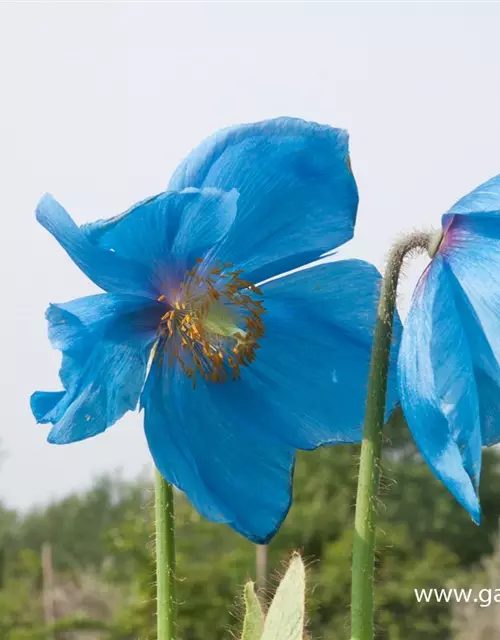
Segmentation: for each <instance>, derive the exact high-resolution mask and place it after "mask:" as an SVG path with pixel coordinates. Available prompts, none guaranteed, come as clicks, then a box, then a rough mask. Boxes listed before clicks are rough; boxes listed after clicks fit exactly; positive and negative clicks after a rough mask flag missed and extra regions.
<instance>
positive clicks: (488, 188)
mask: <svg viewBox="0 0 500 640" xmlns="http://www.w3.org/2000/svg"><path fill="white" fill-rule="evenodd" d="M485 212H488V213H497V214H498V213H500V175H499V176H495V177H494V178H490V179H489V180H487V181H486V182H484V183H483V184H481V185H479V187H477V188H476V189H474V191H471V193H468V194H467V195H466V196H464V197H463V198H460V200H459V201H458V202H457V203H456V204H454V205H453V207H452V208H451V209H450V210H449V211H448V213H447V214H445V217H446V216H454V215H457V214H458V215H464V214H465V215H471V214H472V215H475V214H480V215H482V214H484V213H485Z"/></svg>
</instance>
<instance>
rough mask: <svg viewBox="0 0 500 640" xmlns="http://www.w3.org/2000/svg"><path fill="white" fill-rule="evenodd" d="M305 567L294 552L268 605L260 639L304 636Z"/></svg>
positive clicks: (298, 639) (289, 639) (285, 639)
mask: <svg viewBox="0 0 500 640" xmlns="http://www.w3.org/2000/svg"><path fill="white" fill-rule="evenodd" d="M305 573H306V572H305V568H304V563H303V562H302V558H301V557H300V555H299V554H298V553H296V554H294V555H293V557H292V560H291V562H290V565H289V567H288V569H287V572H286V573H285V577H284V578H283V580H282V581H281V583H280V585H279V587H278V589H277V590H276V594H275V596H274V599H273V601H272V603H271V606H270V607H269V611H268V614H267V616H266V620H265V623H264V633H263V634H262V638H261V640H302V638H303V637H304V609H305V604H304V601H305V581H306V580H305V578H306V576H305Z"/></svg>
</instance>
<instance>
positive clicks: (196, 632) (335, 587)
mask: <svg viewBox="0 0 500 640" xmlns="http://www.w3.org/2000/svg"><path fill="white" fill-rule="evenodd" d="M358 453H359V448H358V447H353V446H338V447H325V448H322V449H319V450H317V451H314V452H301V453H299V456H298V462H297V468H296V472H295V480H294V504H293V507H292V509H291V512H290V515H289V517H288V518H287V520H286V522H285V524H284V526H283V527H282V529H281V531H280V532H279V533H278V535H277V536H276V538H275V539H274V540H273V541H272V543H271V545H270V548H269V572H270V578H269V591H270V592H272V590H273V589H274V587H275V585H276V584H277V578H278V576H279V575H280V572H282V570H283V566H284V564H283V563H284V561H285V560H286V559H287V558H288V557H289V555H290V553H291V552H292V551H293V550H295V549H299V550H301V551H302V553H303V555H304V557H305V559H306V562H307V565H308V587H309V594H308V600H307V612H308V630H309V632H310V635H311V638H313V639H320V638H328V640H348V638H349V634H348V617H349V590H350V551H351V541H352V526H353V515H354V500H355V491H356V469H357V456H358ZM483 460H484V466H483V474H482V481H481V494H482V495H481V502H482V505H483V524H482V526H481V527H477V526H476V525H474V524H473V523H472V522H471V520H470V519H469V517H468V516H467V514H466V513H465V512H464V511H463V510H462V509H461V508H460V507H459V506H458V505H457V504H456V503H455V501H454V500H453V498H452V497H451V496H450V495H449V494H448V493H447V491H446V490H445V489H444V488H443V487H442V486H441V485H440V484H439V483H438V482H437V481H436V480H435V479H434V478H433V476H432V475H431V473H430V472H429V470H428V469H427V467H426V466H425V465H424V464H423V463H422V461H421V459H420V457H419V456H418V454H417V452H416V450H415V447H414V445H413V443H412V441H411V438H410V436H409V435H408V433H407V431H405V430H401V429H400V428H397V429H393V430H392V431H391V428H389V429H388V431H387V434H386V446H385V460H384V469H383V481H382V494H381V500H380V505H379V521H380V529H379V538H378V572H377V576H378V577H377V580H378V585H377V599H378V608H377V611H378V614H377V615H378V619H377V623H378V627H379V638H381V639H383V640H421V639H422V638H424V637H425V638H429V639H431V640H446V639H448V638H450V639H451V638H458V637H459V636H458V635H456V634H455V632H454V631H453V629H454V628H455V627H454V622H453V620H452V618H453V615H454V613H453V610H452V607H451V605H449V604H447V603H444V602H443V603H437V602H434V603H421V604H419V603H418V602H417V601H416V599H415V597H414V592H413V590H414V589H420V588H434V587H435V588H442V587H446V586H449V585H450V584H452V583H456V582H461V583H465V584H467V581H468V580H469V582H470V586H472V581H473V580H477V576H478V571H479V572H481V571H483V569H482V568H481V567H484V563H485V562H487V560H486V559H487V558H488V557H489V556H490V554H492V553H493V551H494V545H495V542H496V540H497V529H498V520H499V517H500V468H499V457H498V454H497V453H496V452H495V451H494V450H488V451H485V455H484V458H483ZM176 498H177V502H176V519H177V557H178V579H179V580H178V600H179V603H180V609H179V614H180V617H179V638H182V640H220V639H224V638H227V639H230V638H234V637H237V632H238V629H239V628H240V622H241V616H242V605H241V596H240V594H241V591H242V586H243V584H244V583H245V581H246V580H247V579H248V578H252V577H254V574H255V547H254V546H253V545H252V544H251V543H249V542H247V541H246V540H244V539H243V538H241V537H240V536H238V535H237V534H236V533H234V532H233V531H232V530H231V529H229V528H228V527H226V526H223V525H214V524H211V523H209V522H207V521H205V520H203V519H202V518H200V517H199V516H198V514H197V513H196V512H195V511H194V510H193V509H192V508H191V506H190V505H189V503H188V502H187V501H186V500H185V498H184V496H183V495H177V496H176ZM152 499H153V496H152V493H151V486H150V483H149V481H148V480H147V479H138V480H136V481H134V482H125V481H123V480H122V479H120V478H119V477H113V476H108V477H104V478H101V479H100V480H99V481H97V482H96V483H95V486H94V487H93V488H92V489H90V490H89V491H86V492H82V493H79V494H74V495H71V496H69V497H67V498H65V499H64V500H61V501H59V502H56V503H54V504H51V505H49V506H47V507H44V508H39V509H37V510H34V511H32V512H30V513H28V514H18V513H15V512H14V511H11V510H8V509H6V508H2V507H1V505H0V638H1V639H2V640H38V639H40V640H77V639H78V640H80V639H81V640H94V639H96V640H97V639H101V638H102V639H103V640H154V638H155V631H154V629H155V613H154V612H155V602H154V598H155V579H154V568H153V564H152V543H153V535H154V531H153V522H152V520H151V514H152ZM44 545H45V548H46V549H47V545H50V546H49V548H50V550H51V555H52V557H51V559H50V567H49V571H50V576H48V575H46V574H47V567H42V553H41V550H42V547H43V546H44ZM494 557H496V565H498V555H497V556H494ZM481 563H482V564H481ZM496 565H495V566H496ZM479 575H481V573H479ZM47 583H48V584H47ZM486 586H487V585H486ZM47 591H49V593H48V592H47ZM483 611H484V610H483ZM455 617H456V615H455ZM469 618H470V616H469ZM497 633H499V634H500V630H499V629H497ZM461 637H462V636H460V638H461ZM468 637H469V636H468ZM470 637H471V638H472V632H471V634H470ZM478 637H479V636H478ZM488 637H494V636H493V635H492V636H488ZM499 637H500V636H499Z"/></svg>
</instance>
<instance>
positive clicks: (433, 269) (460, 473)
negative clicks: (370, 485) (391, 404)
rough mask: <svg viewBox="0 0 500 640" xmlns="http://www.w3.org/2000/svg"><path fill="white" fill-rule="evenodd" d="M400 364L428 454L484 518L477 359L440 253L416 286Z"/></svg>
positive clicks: (411, 419)
mask: <svg viewBox="0 0 500 640" xmlns="http://www.w3.org/2000/svg"><path fill="white" fill-rule="evenodd" d="M398 369H399V391H400V397H401V405H402V407H403V411H404V414H405V416H406V419H407V422H408V425H409V427H410V429H411V432H412V434H413V437H414V439H415V441H416V443H417V445H418V447H419V448H420V451H421V453H422V455H423V457H424V458H425V460H426V461H427V463H428V464H429V465H430V467H431V469H432V470H433V471H434V473H435V474H436V475H437V477H438V478H439V479H440V480H441V481H442V482H443V483H444V484H445V485H446V486H447V487H448V489H449V490H450V491H451V492H452V493H453V495H454V496H455V497H456V498H457V500H458V501H459V502H460V503H461V504H462V505H463V506H464V507H465V508H466V509H467V510H468V511H469V513H470V514H471V516H472V517H473V519H474V520H475V521H476V522H479V519H480V507H479V501H478V498H477V491H478V485H479V475H480V469H481V431H480V421H479V407H478V399H477V393H476V386H475V382H474V371H473V363H472V360H471V356H470V352H469V345H468V343H467V338H466V335H465V333H464V330H463V328H462V324H461V319H460V315H459V313H458V311H457V308H456V305H455V301H454V293H453V286H452V283H451V282H450V277H449V275H448V273H447V267H446V265H445V264H444V263H443V259H442V257H441V256H440V255H439V254H437V255H436V256H435V258H434V260H433V262H432V263H431V265H430V267H429V268H428V269H427V271H426V272H424V274H423V276H422V278H421V279H420V281H419V284H418V285H417V289H416V290H415V293H414V296H413V300H412V304H411V308H410V312H409V314H408V318H407V321H406V324H405V328H404V332H403V338H402V342H401V349H400V352H399V364H398Z"/></svg>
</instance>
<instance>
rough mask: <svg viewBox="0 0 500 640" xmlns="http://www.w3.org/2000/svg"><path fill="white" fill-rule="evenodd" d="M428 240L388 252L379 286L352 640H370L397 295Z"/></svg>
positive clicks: (407, 241) (419, 236) (422, 237)
mask: <svg viewBox="0 0 500 640" xmlns="http://www.w3.org/2000/svg"><path fill="white" fill-rule="evenodd" d="M430 236H431V234H429V233H412V234H410V235H408V236H406V237H405V238H403V239H402V240H401V241H399V242H397V243H396V244H395V245H394V247H393V248H392V250H391V252H390V254H389V259H388V261H387V268H386V272H385V275H384V278H383V281H382V290H381V293H380V300H379V305H378V314H377V322H376V325H375V333H374V337H373V347H372V355H371V364H370V375H369V379H368V393H367V399H366V413H365V427H364V432H363V442H362V445H361V460H360V463H359V476H358V492H357V498H356V517H355V524H354V541H353V552H352V594H351V640H372V639H373V637H374V634H373V576H374V570H375V518H376V504H375V503H376V500H377V494H378V489H379V480H380V457H381V453H382V428H383V426H384V417H385V404H386V391H387V374H388V371H389V357H390V351H391V341H392V329H393V321H394V311H395V308H396V290H397V286H398V280H399V275H400V272H401V267H402V265H403V261H404V258H405V256H406V255H408V254H409V253H412V252H415V251H422V250H426V249H427V247H428V244H429V239H430Z"/></svg>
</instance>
